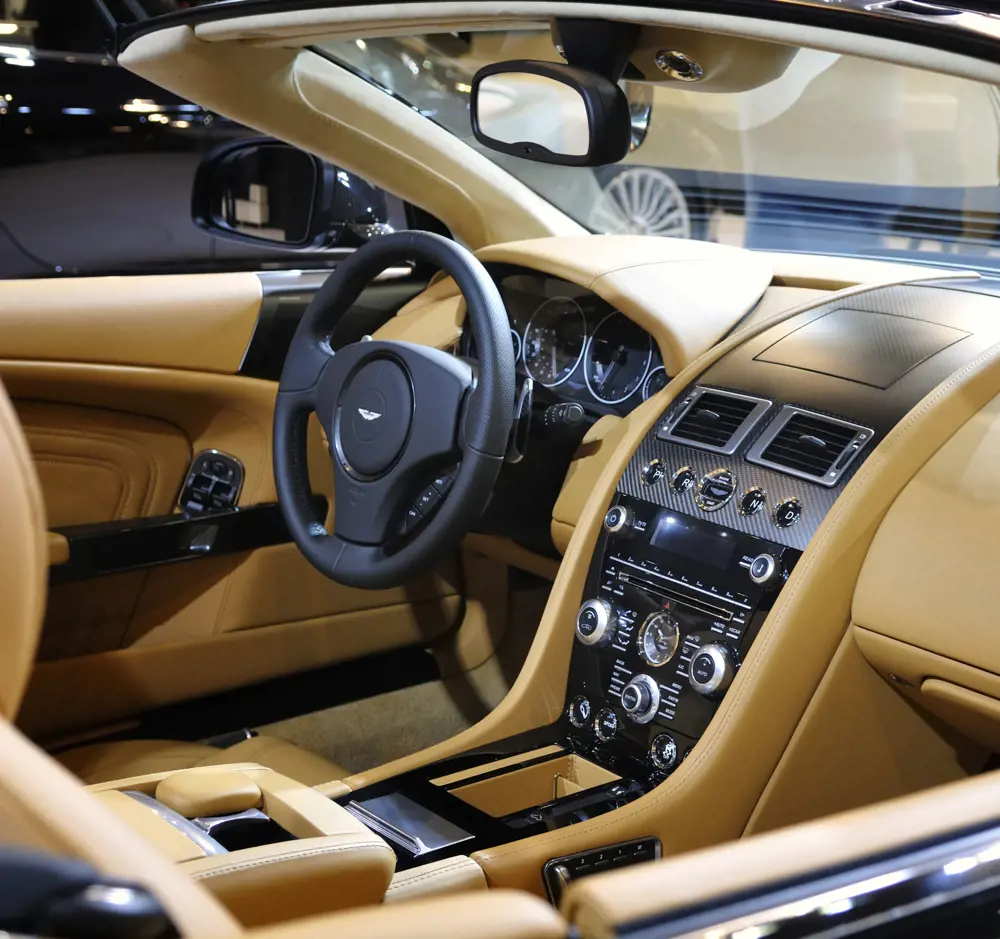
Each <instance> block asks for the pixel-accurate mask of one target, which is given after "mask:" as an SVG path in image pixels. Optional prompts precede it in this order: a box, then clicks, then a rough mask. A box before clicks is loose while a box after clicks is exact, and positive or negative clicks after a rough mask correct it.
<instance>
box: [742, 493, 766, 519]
mask: <svg viewBox="0 0 1000 939" xmlns="http://www.w3.org/2000/svg"><path fill="white" fill-rule="evenodd" d="M765 505H767V492H765V490H764V488H763V487H762V486H751V487H750V488H749V489H747V490H746V492H744V493H743V495H741V496H740V499H739V502H737V503H736V507H737V508H738V509H739V510H740V515H745V516H747V517H749V516H751V515H756V514H757V513H758V512H759V511H760V510H761V509H762V508H764V506H765Z"/></svg>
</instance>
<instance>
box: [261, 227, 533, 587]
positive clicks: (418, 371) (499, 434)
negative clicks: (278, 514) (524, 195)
mask: <svg viewBox="0 0 1000 939" xmlns="http://www.w3.org/2000/svg"><path fill="white" fill-rule="evenodd" d="M409 261H419V262H423V263H424V264H428V265H433V266H435V267H438V268H440V269H442V270H443V271H444V272H445V273H447V274H449V275H450V276H451V277H452V278H453V279H454V280H455V282H456V284H457V285H458V287H459V290H460V291H461V293H462V295H463V297H464V298H465V303H466V309H467V321H468V322H469V323H470V324H471V326H472V331H473V335H474V337H475V340H476V347H477V349H478V350H479V363H478V368H477V369H476V370H474V369H473V368H472V366H471V365H470V364H469V363H467V362H464V361H463V360H460V359H457V358H456V357H454V356H452V355H449V354H448V353H446V352H443V351H440V350H437V349H431V348H428V347H425V346H418V345H414V344H411V343H405V342H379V341H364V342H358V343H352V344H351V345H348V346H345V347H344V348H343V349H340V350H338V351H337V352H336V353H334V352H333V351H332V349H331V348H330V344H329V337H330V335H331V334H332V332H333V330H334V328H335V327H336V325H337V323H338V322H339V320H340V319H341V318H342V317H343V315H344V314H345V312H346V311H347V310H348V309H349V308H350V306H351V305H352V304H353V303H354V301H355V300H356V299H357V297H358V296H359V295H360V293H361V291H362V290H363V289H364V288H365V287H367V286H368V285H369V284H370V283H371V282H372V281H373V280H374V279H375V277H376V276H377V275H378V274H380V273H381V272H382V271H384V270H385V269H386V268H388V267H391V266H394V265H399V264H403V263H406V262H409ZM514 383H515V377H514V348H513V343H512V341H511V338H510V325H509V320H508V317H507V312H506V310H505V308H504V305H503V301H502V299H501V298H500V293H499V291H498V290H497V287H496V284H494V282H493V280H492V278H491V277H490V275H489V274H488V273H487V272H486V269H485V268H484V267H483V266H482V264H481V263H480V262H479V261H478V260H477V259H476V258H475V257H474V256H473V255H472V254H471V253H470V252H469V251H467V250H466V249H465V248H463V247H461V246H460V245H458V244H456V243H455V242H453V241H450V240H448V239H447V238H442V237H441V236H439V235H434V234H431V233H430V232H397V233H394V234H391V235H383V236H381V237H379V238H376V239H375V240H373V241H371V242H369V243H368V244H366V245H365V246H364V247H362V248H359V249H358V250H357V251H356V252H355V253H354V254H352V255H351V256H350V257H349V258H348V259H347V260H345V261H343V262H342V263H340V264H339V265H338V266H337V268H336V270H335V271H334V272H333V273H332V274H331V275H330V276H329V278H327V280H326V282H325V283H324V285H323V286H322V287H321V288H320V290H319V291H318V292H317V294H316V296H315V298H314V299H313V301H312V302H311V303H310V305H309V307H308V309H307V310H306V312H305V314H304V315H303V317H302V320H301V322H300V323H299V325H298V328H297V329H296V331H295V335H294V337H293V339H292V343H291V346H290V347H289V350H288V355H287V357H286V359H285V364H284V367H283V369H282V373H281V381H280V383H279V386H278V395H277V400H276V402H275V410H274V478H275V485H276V487H277V491H278V501H279V504H280V506H281V511H282V515H283V516H284V519H285V522H286V524H287V526H288V530H289V532H290V534H291V536H292V538H293V540H294V541H295V543H296V544H297V545H298V547H299V549H300V550H301V551H302V553H303V554H304V555H305V556H306V558H307V559H308V560H309V562H310V563H311V564H312V565H313V566H314V567H316V568H317V570H319V571H321V572H322V573H323V574H325V575H326V576H327V577H329V578H331V579H332V580H335V581H337V582H338V583H342V584H345V585H348V586H352V587H364V588H369V589H381V588H386V587H393V586H398V585H401V584H404V583H406V582H407V581H409V580H411V579H413V578H414V577H415V576H417V575H419V574H421V573H423V572H425V571H427V570H429V569H430V568H431V567H432V566H433V565H434V564H435V563H436V562H437V561H439V560H440V559H441V558H442V556H443V555H444V554H446V553H447V552H448V551H449V550H451V549H453V548H454V547H455V546H457V544H458V542H459V541H460V540H461V538H462V536H463V535H464V534H465V532H466V531H467V530H468V527H469V525H470V522H471V521H472V520H474V519H476V518H478V517H479V515H480V514H481V513H482V511H483V509H484V508H485V507H486V504H487V502H488V501H489V497H490V494H491V493H492V490H493V487H494V485H495V483H496V479H497V475H498V473H499V472H500V467H501V465H502V463H503V458H504V453H505V451H506V448H507V442H508V438H509V435H510V428H511V424H512V420H513V412H514ZM408 408H409V412H408V411H407V409H408ZM312 413H315V414H316V415H317V416H318V417H319V420H320V422H321V424H322V425H323V428H324V430H325V431H326V434H327V439H328V440H329V442H330V452H331V456H332V459H333V467H334V502H335V505H334V525H333V529H334V530H333V532H329V531H327V530H326V529H325V528H324V526H323V523H322V520H321V519H317V518H316V516H315V511H314V508H313V503H312V495H311V494H312V489H311V486H310V482H309V473H308V468H307V453H306V440H307V427H308V421H309V417H310V414H312ZM404 425H405V426H404ZM400 441H402V442H400ZM454 463H459V469H458V472H457V474H456V476H455V479H454V483H453V485H452V487H451V489H450V491H449V492H448V493H447V495H446V496H445V498H444V499H443V501H442V502H441V503H440V506H439V507H438V509H437V511H436V513H435V514H434V515H433V516H432V517H431V518H429V519H428V520H427V521H426V522H425V523H424V524H423V525H422V527H421V528H419V529H418V530H417V532H416V533H415V534H413V535H412V536H411V537H409V538H408V539H400V537H399V536H398V534H397V533H398V530H399V525H400V522H401V517H402V516H404V515H405V513H406V510H407V508H408V506H409V504H412V500H413V499H415V498H416V496H417V495H418V493H419V491H420V489H419V487H420V485H421V484H422V481H426V482H428V483H429V481H430V479H431V478H432V477H433V475H434V473H437V472H441V471H442V470H443V469H444V468H445V467H447V466H448V465H453V464H454ZM407 500H409V501H407Z"/></svg>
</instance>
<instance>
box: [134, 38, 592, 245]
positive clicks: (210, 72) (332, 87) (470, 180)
mask: <svg viewBox="0 0 1000 939" xmlns="http://www.w3.org/2000/svg"><path fill="white" fill-rule="evenodd" d="M118 62H119V64H121V65H123V66H124V67H125V68H128V69H129V70H131V71H133V72H135V73H136V74H137V75H141V76H142V77H143V78H146V79H148V80H149V81H152V82H155V83H156V84H158V85H161V86H162V87H164V88H167V89H169V90H170V91H173V92H174V93H175V94H178V95H180V96H182V97H184V98H187V99H189V100H191V101H197V102H198V103H199V104H202V105H204V106H205V107H208V108H211V109H212V110H215V111H218V112H219V113H221V114H225V115H227V116H228V117H230V118H232V119H234V120H237V121H241V122H242V123H244V124H247V125H249V126H251V127H255V128H256V129H257V130H260V131H261V132H263V133H267V134H272V135H273V136H275V137H278V138H280V139H282V140H286V141H288V142H289V143H291V144H294V145H295V146H298V147H302V148H303V149H305V150H309V151H310V152H312V153H316V154H318V155H320V156H322V157H324V158H326V159H328V160H331V161H332V162H334V163H336V164H337V165H339V166H342V167H344V168H345V169H348V170H351V171H352V172H355V173H358V174H359V175H360V176H363V177H364V178H365V179H367V180H369V181H370V182H372V183H375V184H376V185H379V186H382V187H383V188H385V189H387V190H388V191H390V192H392V193H394V194H395V195H397V196H399V197H400V198H402V199H405V200H407V201H408V202H411V203H413V204H415V205H419V206H422V207H423V208H425V209H427V210H428V211H430V212H432V213H433V214H434V215H436V216H437V217H438V218H440V219H441V221H443V222H444V223H445V224H446V225H448V227H449V228H450V229H451V230H452V232H453V233H454V234H455V236H456V237H457V238H459V239H460V240H462V241H464V242H465V243H466V244H468V245H470V246H471V247H473V248H477V247H481V246H482V245H485V244H492V243H494V242H497V241H510V240H513V239H515V238H525V237H540V236H545V235H573V234H581V233H583V231H584V229H583V228H582V227H581V226H580V225H578V224H577V223H576V222H574V221H573V220H572V219H570V218H569V217H568V216H567V215H564V214H563V213H562V212H560V211H559V210H558V209H556V208H555V207H554V206H553V205H551V204H550V203H549V202H547V201H546V200H545V199H543V198H541V197H540V196H538V195H536V194H535V193H534V192H532V191H531V190H530V189H529V188H528V187H527V186H525V185H524V184H523V183H521V182H520V181H519V180H517V179H515V177H513V176H511V175H510V174H509V173H507V172H505V171H504V170H503V169H501V168H500V167H499V166H498V165H497V164H495V163H494V162H493V161H492V160H489V159H487V158H486V157H485V156H483V155H482V154H480V153H478V152H476V151H475V150H474V149H473V148H471V147H469V146H468V145H466V144H465V143H463V142H462V141H461V140H460V139H458V138H457V137H455V136H453V135H452V134H450V133H449V132H448V131H446V130H444V128H442V127H439V126H438V125H437V124H435V123H434V122H433V121H429V120H427V119H426V118H424V117H422V116H421V115H420V114H418V113H417V112H416V111H414V110H413V109H412V108H410V107H409V106H407V105H406V104H403V103H402V102H401V101H398V100H395V99H393V98H391V97H390V96H388V95H386V94H385V93H384V92H382V91H379V90H378V89H377V88H375V87H373V86H372V85H370V84H369V83H368V82H366V81H364V80H363V79H361V78H358V77H357V76H355V75H352V74H351V73H350V72H348V71H346V70H345V69H342V68H340V67H339V66H337V65H334V64H333V63H332V62H330V61H328V60H326V59H324V58H322V57H321V56H318V55H315V54H314V53H310V52H303V53H301V54H300V53H298V52H297V51H296V50H291V51H289V50H285V49H255V48H253V47H252V46H248V45H244V44H241V43H236V42H231V43H218V42H213V43H207V42H203V41H200V40H199V39H197V38H196V37H195V33H194V31H193V30H192V29H191V28H190V27H187V26H175V27H172V28H169V29H162V30H159V31H157V32H154V33H149V34H148V35H146V36H142V37H140V38H139V39H137V40H136V41H135V42H133V43H132V44H131V45H130V46H129V47H128V48H127V49H125V50H124V52H122V54H121V55H120V56H119V58H118Z"/></svg>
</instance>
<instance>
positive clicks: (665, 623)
mask: <svg viewBox="0 0 1000 939" xmlns="http://www.w3.org/2000/svg"><path fill="white" fill-rule="evenodd" d="M679 642H680V628H679V623H678V622H677V618H676V617H675V616H673V615H672V614H670V613H667V612H665V611H664V612H661V613H650V615H649V616H647V617H646V620H645V622H643V624H642V627H641V628H640V629H639V655H640V657H641V658H642V660H643V661H644V662H645V663H646V664H647V665H652V666H653V667H654V668H658V667H659V666H661V665H666V664H667V662H669V661H670V660H671V659H672V658H673V657H674V653H675V652H676V651H677V645H678V643H679Z"/></svg>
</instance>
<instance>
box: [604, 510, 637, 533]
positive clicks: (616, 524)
mask: <svg viewBox="0 0 1000 939" xmlns="http://www.w3.org/2000/svg"><path fill="white" fill-rule="evenodd" d="M632 518H633V514H632V510H631V509H627V508H626V507H625V506H624V505H613V506H611V508H610V509H608V514H607V515H605V516H604V530H605V531H608V532H610V533H611V534H612V535H617V534H619V533H620V532H623V531H625V530H627V529H629V528H631V527H632Z"/></svg>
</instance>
